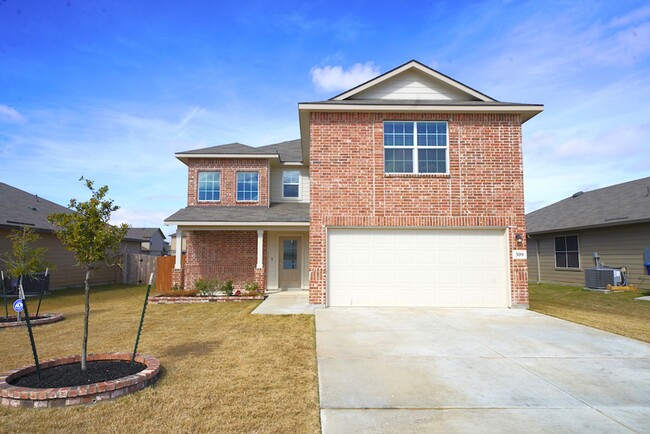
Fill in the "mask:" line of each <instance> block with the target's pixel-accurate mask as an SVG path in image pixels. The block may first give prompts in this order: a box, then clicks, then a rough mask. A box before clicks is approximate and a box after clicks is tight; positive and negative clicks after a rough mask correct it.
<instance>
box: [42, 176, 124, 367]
mask: <svg viewBox="0 0 650 434" xmlns="http://www.w3.org/2000/svg"><path fill="white" fill-rule="evenodd" d="M79 180H80V181H82V182H85V184H86V187H88V189H89V190H90V192H91V196H90V199H88V200H87V201H86V202H79V201H77V200H76V199H71V200H70V204H69V205H68V208H70V209H71V210H73V211H74V212H72V213H56V214H50V216H49V217H48V220H49V221H50V223H52V224H53V225H54V226H57V227H58V228H59V229H57V231H56V234H57V236H58V237H59V239H60V240H61V243H62V244H63V245H64V246H65V248H66V249H67V250H69V251H70V252H72V253H73V254H74V256H75V259H76V260H77V266H79V267H81V268H83V269H84V271H85V272H86V277H85V280H84V289H85V298H84V306H85V309H84V334H83V341H82V345H81V369H82V370H83V371H85V370H86V358H87V354H88V352H87V350H88V316H89V313H90V273H91V272H92V270H94V269H97V268H99V267H100V265H101V264H107V265H114V264H115V263H117V261H118V260H119V249H120V243H121V242H122V239H123V238H124V236H125V235H126V231H127V230H128V228H129V227H128V226H127V225H126V224H121V225H119V226H113V225H111V224H110V223H109V220H110V218H111V213H112V212H113V211H117V210H118V209H119V207H118V206H117V205H113V201H112V200H110V199H107V198H106V193H108V186H106V185H105V186H103V187H101V188H99V189H95V188H94V187H93V181H91V180H89V179H84V177H83V176H82V177H81V178H80V179H79Z"/></svg>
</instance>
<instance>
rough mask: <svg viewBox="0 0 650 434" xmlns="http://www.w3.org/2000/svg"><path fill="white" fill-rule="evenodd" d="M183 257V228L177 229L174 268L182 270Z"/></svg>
mask: <svg viewBox="0 0 650 434" xmlns="http://www.w3.org/2000/svg"><path fill="white" fill-rule="evenodd" d="M182 256H183V231H182V230H181V228H179V227H176V262H175V263H174V268H175V269H177V270H180V269H181V257H182Z"/></svg>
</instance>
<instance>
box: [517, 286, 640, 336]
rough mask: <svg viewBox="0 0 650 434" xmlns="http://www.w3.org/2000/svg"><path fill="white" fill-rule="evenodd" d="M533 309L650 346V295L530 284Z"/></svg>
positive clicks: (531, 307) (638, 292) (637, 292)
mask: <svg viewBox="0 0 650 434" xmlns="http://www.w3.org/2000/svg"><path fill="white" fill-rule="evenodd" d="M528 289H529V292H530V309H531V310H534V311H536V312H540V313H544V314H547V315H551V316H555V317H558V318H562V319H565V320H568V321H572V322H575V323H578V324H584V325H587V326H590V327H594V328H597V329H601V330H605V331H608V332H612V333H616V334H619V335H623V336H628V337H631V338H634V339H638V340H641V341H645V342H650V302H648V301H641V300H635V298H636V297H641V296H644V295H649V292H648V291H622V292H610V293H603V292H594V291H587V290H585V289H582V288H579V287H575V286H563V285H551V284H537V283H530V284H529V286H528Z"/></svg>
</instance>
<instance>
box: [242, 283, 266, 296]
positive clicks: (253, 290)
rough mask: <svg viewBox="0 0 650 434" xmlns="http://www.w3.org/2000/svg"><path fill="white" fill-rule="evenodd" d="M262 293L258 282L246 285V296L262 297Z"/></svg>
mask: <svg viewBox="0 0 650 434" xmlns="http://www.w3.org/2000/svg"><path fill="white" fill-rule="evenodd" d="M261 292H262V291H260V286H259V285H258V284H257V282H248V283H247V284H246V285H244V294H246V295H260V293H261Z"/></svg>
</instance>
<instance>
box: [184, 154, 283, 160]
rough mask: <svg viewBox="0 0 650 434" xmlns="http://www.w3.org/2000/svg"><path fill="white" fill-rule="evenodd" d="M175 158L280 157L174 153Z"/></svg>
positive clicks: (272, 156)
mask: <svg viewBox="0 0 650 434" xmlns="http://www.w3.org/2000/svg"><path fill="white" fill-rule="evenodd" d="M176 158H178V159H179V160H180V159H181V158H280V156H279V155H278V154H176Z"/></svg>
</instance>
